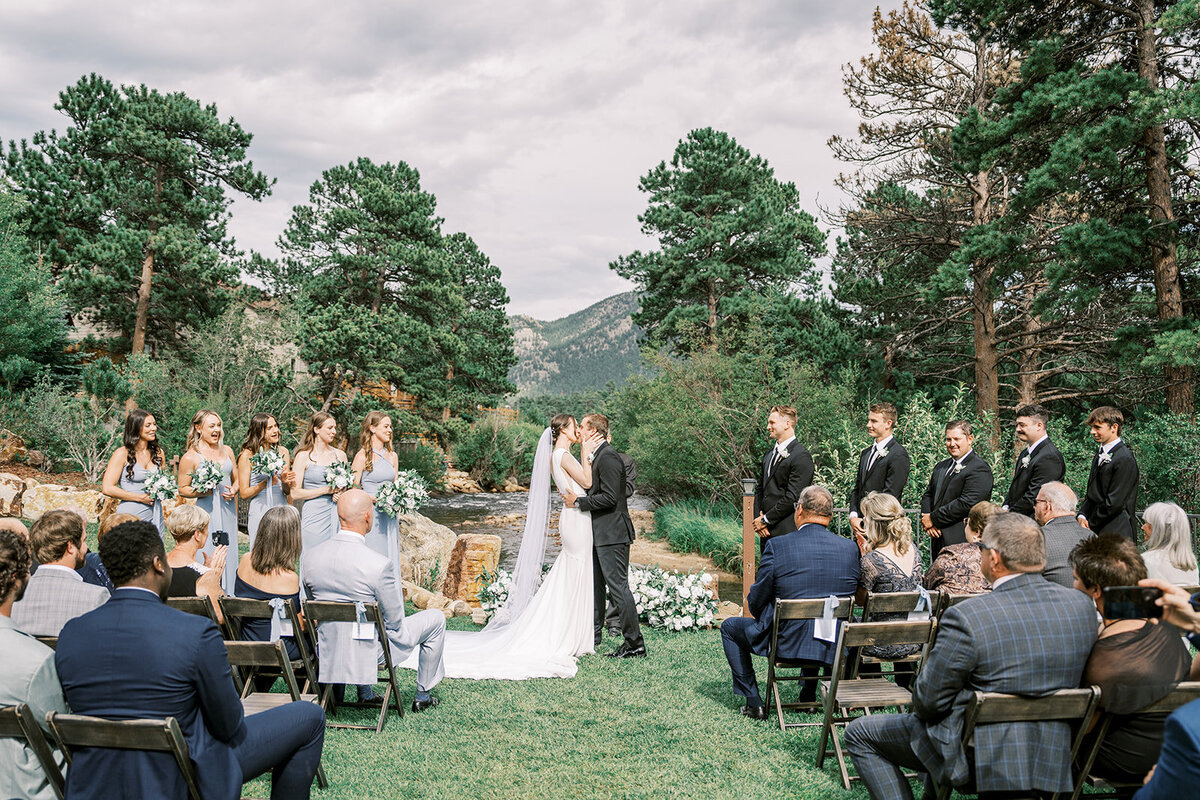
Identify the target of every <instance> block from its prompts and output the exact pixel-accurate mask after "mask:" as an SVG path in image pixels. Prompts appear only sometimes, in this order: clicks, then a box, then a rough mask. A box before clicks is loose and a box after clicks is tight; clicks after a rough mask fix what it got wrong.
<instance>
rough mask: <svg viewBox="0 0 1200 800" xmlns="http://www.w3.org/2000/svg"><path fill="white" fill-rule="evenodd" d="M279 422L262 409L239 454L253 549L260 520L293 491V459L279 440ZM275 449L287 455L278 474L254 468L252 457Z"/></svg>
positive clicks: (282, 504) (241, 488)
mask: <svg viewBox="0 0 1200 800" xmlns="http://www.w3.org/2000/svg"><path fill="white" fill-rule="evenodd" d="M280 438H281V437H280V432H279V423H278V422H276V420H275V417H273V416H271V415H270V414H264V413H258V414H255V415H254V416H253V417H252V418H251V419H250V430H249V431H247V432H246V441H244V442H242V452H241V453H239V454H238V487H239V492H238V494H239V495H240V496H241V498H242V499H243V500H249V501H250V512H249V515H248V522H247V524H246V530H247V531H248V532H249V534H250V549H251V550H253V549H254V538H255V537H256V536H257V535H258V523H259V521H260V520H261V519H262V515H263V514H265V513H266V512H267V509H269V508H275V507H276V506H285V505H287V504H288V501H287V497H286V495H288V494H290V493H291V491H292V484H293V482H294V481H295V475H296V474H295V473H294V472H292V471H291V470H290V469H288V467H287V465H288V464H290V463H291V458H290V456H289V455H288V450H287V448H286V447H284V446H283V445H281V444H280V443H279V440H280ZM270 450H273V451H275V452H276V453H278V454H279V455H280V456H281V457H282V458H283V463H284V468H283V471H282V472H280V473H279V474H278V475H275V476H273V477H270V478H268V476H266V475H264V474H262V473H259V472H252V471H251V467H250V457H251V456H254V455H257V454H258V453H260V452H266V451H270Z"/></svg>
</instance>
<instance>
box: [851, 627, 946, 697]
mask: <svg viewBox="0 0 1200 800" xmlns="http://www.w3.org/2000/svg"><path fill="white" fill-rule="evenodd" d="M936 632H937V620H936V619H934V618H933V617H930V618H929V619H924V620H913V621H909V620H894V621H888V622H850V623H847V624H845V625H843V626H842V629H841V631H840V632H839V633H838V640H837V651H836V654H835V655H834V658H833V671H832V680H833V686H832V687H831V691H830V694H835V693H836V692H837V684H838V682H839V681H841V679H842V678H847V679H854V678H857V677H858V667H859V664H860V663H862V656H863V651H862V649H863V648H864V647H869V646H872V645H875V646H884V645H901V644H915V645H920V646H921V659H920V660H921V662H922V663H923V662H924V661H925V656H926V655H928V654H929V645H930V642H932V641H933V637H934V636H935V634H936Z"/></svg>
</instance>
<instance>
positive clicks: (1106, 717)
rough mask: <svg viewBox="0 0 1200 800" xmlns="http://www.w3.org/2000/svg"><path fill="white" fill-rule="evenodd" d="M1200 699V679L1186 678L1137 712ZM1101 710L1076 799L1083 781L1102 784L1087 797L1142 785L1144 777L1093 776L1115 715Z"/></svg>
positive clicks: (1117, 794)
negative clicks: (1130, 780) (1132, 780)
mask: <svg viewBox="0 0 1200 800" xmlns="http://www.w3.org/2000/svg"><path fill="white" fill-rule="evenodd" d="M1196 699H1200V681H1186V682H1184V683H1181V684H1179V685H1178V686H1176V687H1175V688H1174V689H1173V690H1172V691H1171V693H1170V694H1168V695H1167V696H1166V697H1164V698H1162V699H1161V700H1159V701H1158V702H1156V703H1151V704H1150V705H1148V706H1146V707H1145V708H1143V709H1141V710H1139V711H1138V712H1137V713H1138V714H1170V713H1171V712H1172V711H1174V710H1175V709H1177V708H1179V707H1180V706H1185V705H1187V704H1188V703H1190V702H1192V701H1193V700H1196ZM1098 713H1099V714H1100V725H1099V727H1098V728H1097V732H1096V739H1095V741H1094V742H1093V744H1092V747H1091V749H1090V750H1089V752H1088V755H1087V758H1086V759H1085V760H1084V762H1083V769H1082V770H1081V771H1080V773H1079V780H1078V781H1077V782H1076V784H1075V791H1074V793H1072V795H1071V800H1076V798H1078V797H1079V794H1080V792H1082V791H1083V787H1084V784H1087V785H1090V786H1095V787H1098V788H1100V789H1101V790H1103V791H1101V792H1100V793H1089V794H1088V797H1120V796H1121V794H1120V792H1119V791H1118V790H1121V789H1137V788H1140V787H1141V785H1142V782H1141V781H1138V782H1137V783H1122V782H1120V781H1110V780H1108V779H1106V778H1097V777H1094V776H1093V775H1092V774H1091V772H1092V767H1093V766H1094V765H1095V763H1096V756H1097V755H1099V754H1100V747H1101V745H1103V744H1104V737H1105V736H1107V735H1108V729H1109V726H1110V725H1111V724H1112V715H1111V714H1106V713H1104V711H1103V710H1100V711H1098Z"/></svg>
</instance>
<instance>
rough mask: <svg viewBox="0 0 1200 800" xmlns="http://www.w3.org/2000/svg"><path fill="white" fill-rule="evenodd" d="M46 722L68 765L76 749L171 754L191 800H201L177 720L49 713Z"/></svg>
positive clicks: (185, 743)
mask: <svg viewBox="0 0 1200 800" xmlns="http://www.w3.org/2000/svg"><path fill="white" fill-rule="evenodd" d="M46 721H47V723H48V724H49V725H50V730H51V732H52V733H53V734H54V738H55V739H56V740H57V741H58V746H59V747H60V748H61V749H62V751H63V754H64V755H65V756H66V757H67V759H68V761H69V760H70V759H71V749H72V748H76V747H103V748H109V749H113V750H147V751H151V752H157V753H170V754H172V755H173V756H174V757H175V763H176V765H177V766H178V767H179V771H180V772H181V773H182V774H183V780H184V782H185V783H186V784H187V787H188V795H189V796H190V797H191V798H192V800H201V799H200V787H199V786H198V785H197V783H196V773H195V770H194V769H193V768H192V761H191V758H190V757H189V755H188V747H187V741H185V740H184V738H183V731H181V730H180V729H179V723H178V722H176V721H175V718H174V717H167V718H166V719H125V720H112V719H102V718H100V717H85V716H80V715H77V714H59V713H56V712H53V711H52V712H50V713H49V714H47V715H46Z"/></svg>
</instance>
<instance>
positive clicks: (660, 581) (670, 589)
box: [629, 567, 717, 631]
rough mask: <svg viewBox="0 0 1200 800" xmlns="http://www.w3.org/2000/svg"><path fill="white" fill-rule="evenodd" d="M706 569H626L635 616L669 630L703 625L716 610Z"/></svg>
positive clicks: (710, 622) (656, 626)
mask: <svg viewBox="0 0 1200 800" xmlns="http://www.w3.org/2000/svg"><path fill="white" fill-rule="evenodd" d="M712 580H713V579H712V576H711V575H709V574H708V573H700V574H696V573H689V574H687V575H681V574H680V573H678V572H666V571H664V570H662V569H660V568H659V567H648V568H646V569H640V568H635V569H631V570H629V589H630V591H632V592H633V599H634V601H635V602H636V603H637V611H638V616H640V617H641V618H642V619H644V620H646V622H647V623H649V624H650V626H651V627H654V628H665V629H666V630H669V631H683V630H688V629H690V628H707V627H711V626H712V624H713V615H715V614H716V613H717V600H716V598H714V597H713V596H712V593H711V589H710V587H711V586H712Z"/></svg>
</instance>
